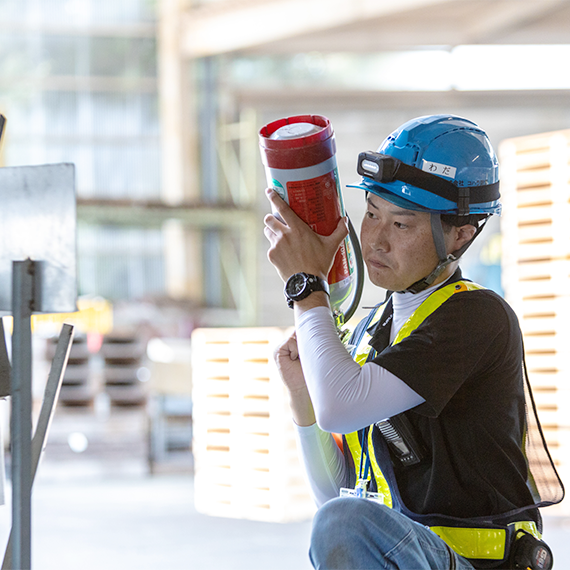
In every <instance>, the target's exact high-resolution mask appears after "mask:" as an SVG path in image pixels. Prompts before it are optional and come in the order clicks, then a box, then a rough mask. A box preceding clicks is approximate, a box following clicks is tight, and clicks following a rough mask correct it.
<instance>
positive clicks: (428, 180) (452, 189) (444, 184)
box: [356, 151, 499, 216]
mask: <svg viewBox="0 0 570 570" xmlns="http://www.w3.org/2000/svg"><path fill="white" fill-rule="evenodd" d="M356 171H357V172H358V174H360V175H361V176H364V177H365V178H369V179H371V180H373V181H374V182H376V183H379V184H386V183H388V182H394V181H395V180H399V181H400V182H404V183H406V184H411V185H412V186H416V187H417V188H421V189H422V190H427V191H428V192H431V193H432V194H435V195H436V196H440V197H441V198H445V199H446V200H449V201H450V202H453V203H455V204H457V213H458V215H460V216H467V215H469V212H470V207H469V206H470V204H479V203H486V202H491V201H493V200H498V199H499V183H498V182H495V183H494V184H488V185H481V186H473V187H469V186H456V185H455V184H454V183H453V182H451V180H446V179H445V178H442V177H441V176H437V175H436V174H432V173H431V172H426V171H425V170H421V169H419V168H416V167H415V166H410V165H409V164H406V163H405V162H402V161H401V160H398V159H397V158H394V157H393V156H390V155H387V154H380V153H379V152H372V151H365V152H361V153H360V154H359V155H358V163H357V165H356ZM471 190H476V199H474V197H473V196H471V193H470V191H471Z"/></svg>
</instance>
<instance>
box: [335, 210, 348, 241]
mask: <svg viewBox="0 0 570 570" xmlns="http://www.w3.org/2000/svg"><path fill="white" fill-rule="evenodd" d="M347 235H348V217H347V216H344V217H343V218H341V219H340V220H339V221H338V224H337V226H336V228H335V230H334V231H333V233H332V234H331V238H332V239H333V240H334V241H336V242H337V243H338V245H340V244H341V243H342V240H343V239H344V238H345V237H346V236H347Z"/></svg>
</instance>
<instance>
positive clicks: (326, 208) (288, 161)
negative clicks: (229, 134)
mask: <svg viewBox="0 0 570 570" xmlns="http://www.w3.org/2000/svg"><path fill="white" fill-rule="evenodd" d="M259 144H260V148H261V159H262V162H263V164H264V166H265V173H266V176H267V184H268V186H270V187H272V188H273V189H274V190H275V191H276V192H277V193H278V194H279V195H280V196H281V198H283V199H284V200H285V201H286V202H287V203H288V204H289V206H290V207H291V208H292V210H293V211H294V212H295V213H296V214H297V215H298V216H299V217H300V218H301V219H302V220H303V221H305V222H306V223H307V224H308V225H309V226H310V227H311V228H312V229H313V230H314V231H315V232H317V233H319V234H321V235H330V234H331V233H332V232H333V231H334V229H335V228H336V226H337V224H338V221H339V220H340V218H341V217H342V216H344V215H345V210H344V203H343V199H342V192H341V186H340V179H339V175H338V169H337V164H336V142H335V136H334V131H333V128H332V125H331V123H330V121H329V120H328V119H327V118H326V117H323V116H322V115H297V116H295V117H287V118H284V119H279V120H277V121H273V122H272V123H269V124H268V125H265V126H264V127H263V128H262V129H261V130H260V131H259ZM328 282H329V286H330V293H331V305H332V309H333V312H334V313H335V317H336V320H337V324H338V325H341V324H342V323H343V322H346V321H348V319H350V317H351V316H352V315H353V314H354V311H355V310H356V308H357V306H358V303H359V301H360V297H361V295H362V286H363V264H362V255H361V252H360V245H359V242H358V238H357V236H356V232H355V231H354V228H353V226H352V223H350V219H349V236H347V238H345V240H344V241H343V243H342V244H341V246H340V248H339V250H338V251H337V254H336V257H335V260H334V264H333V267H332V269H331V271H330V273H329V275H328ZM347 302H348V303H349V306H348V307H347V308H344V309H343V305H346V303H347Z"/></svg>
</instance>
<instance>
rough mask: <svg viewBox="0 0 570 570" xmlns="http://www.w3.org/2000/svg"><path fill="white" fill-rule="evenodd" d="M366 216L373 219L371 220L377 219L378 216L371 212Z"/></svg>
mask: <svg viewBox="0 0 570 570" xmlns="http://www.w3.org/2000/svg"><path fill="white" fill-rule="evenodd" d="M366 216H367V217H368V218H371V219H372V218H375V217H376V216H375V215H374V212H370V211H367V212H366Z"/></svg>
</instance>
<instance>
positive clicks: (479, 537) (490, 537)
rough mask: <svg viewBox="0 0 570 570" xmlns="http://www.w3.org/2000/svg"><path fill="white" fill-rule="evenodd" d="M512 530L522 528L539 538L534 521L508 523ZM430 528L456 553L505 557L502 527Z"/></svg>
mask: <svg viewBox="0 0 570 570" xmlns="http://www.w3.org/2000/svg"><path fill="white" fill-rule="evenodd" d="M509 527H511V528H512V529H513V530H514V532H516V531H517V530H524V531H526V532H528V533H530V534H532V535H533V536H534V537H535V538H538V539H540V538H541V535H540V533H539V532H538V529H537V527H536V523H535V522H534V521H521V522H516V523H511V524H510V525H509ZM430 529H431V530H432V531H433V532H435V534H437V536H439V537H440V538H441V539H442V540H444V541H445V542H446V543H447V545H448V546H450V547H451V548H452V549H453V550H454V551H455V552H457V554H459V555H460V556H464V557H465V558H472V559H473V558H475V559H477V560H502V559H503V558H504V557H505V554H506V552H505V545H506V539H507V531H506V530H504V529H502V528H462V527H453V526H432V527H430Z"/></svg>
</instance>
